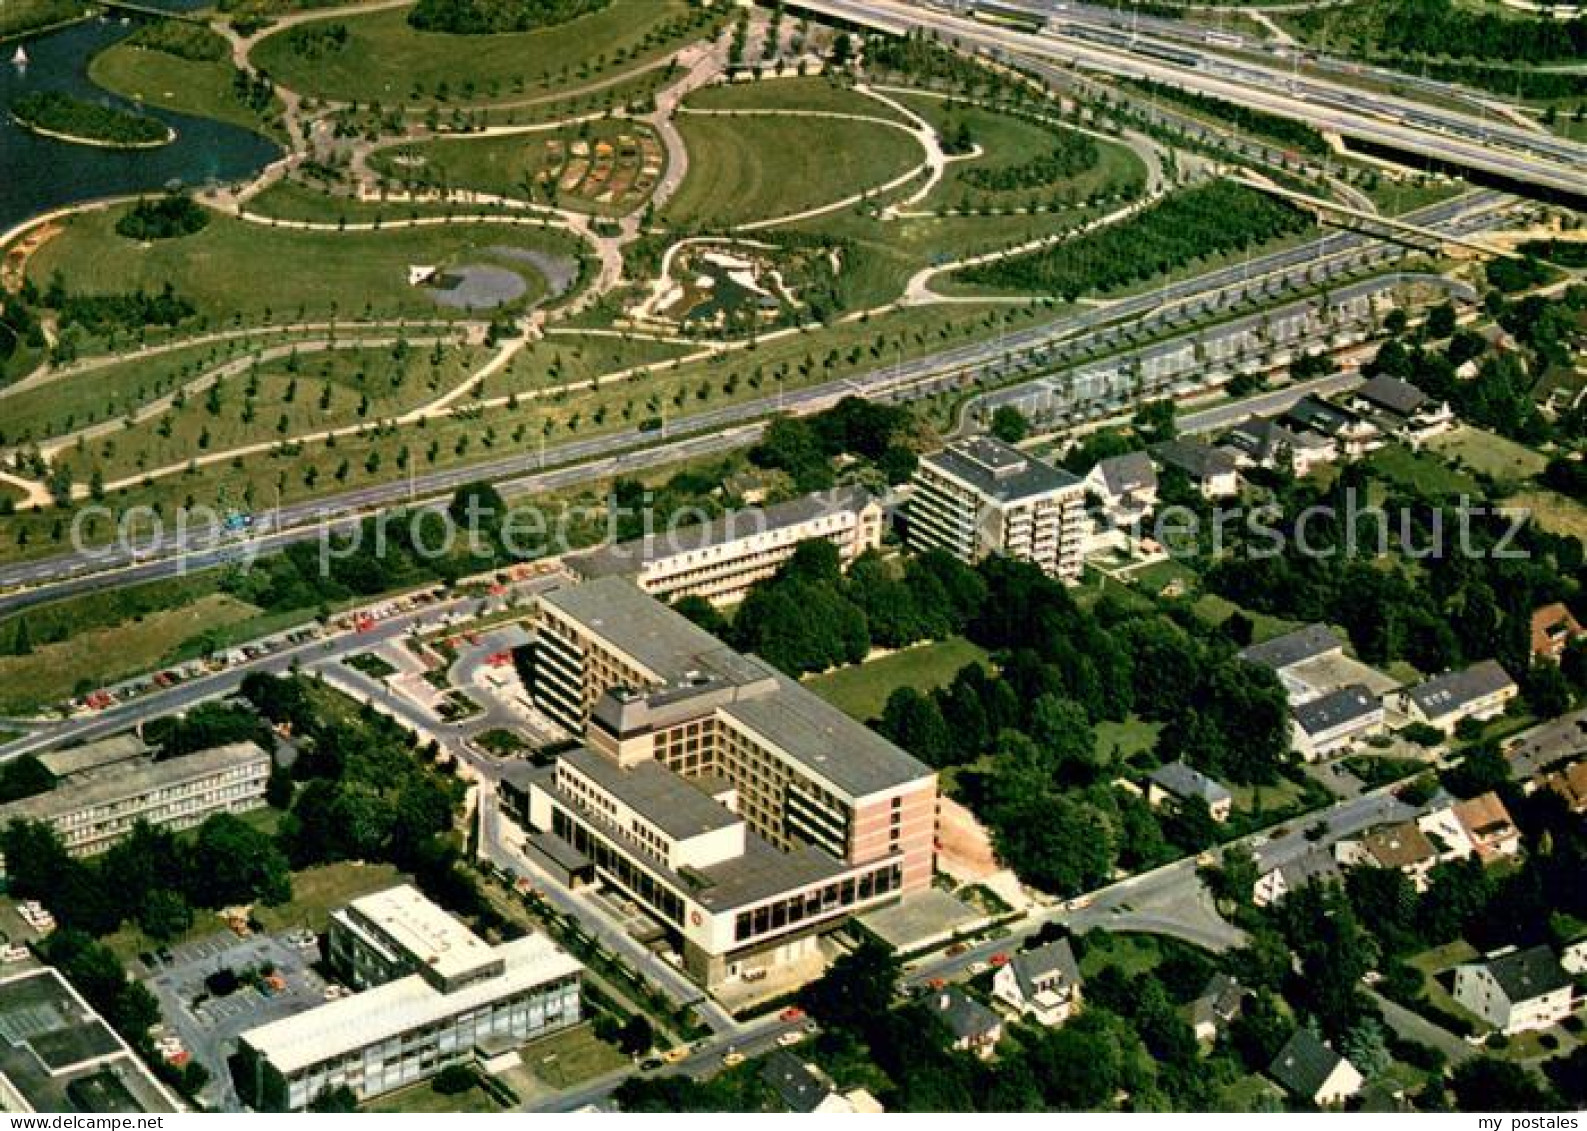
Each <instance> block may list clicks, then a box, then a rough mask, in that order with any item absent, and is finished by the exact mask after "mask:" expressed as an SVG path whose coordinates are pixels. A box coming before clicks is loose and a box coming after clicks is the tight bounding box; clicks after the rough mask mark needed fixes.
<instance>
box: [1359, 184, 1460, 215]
mask: <svg viewBox="0 0 1587 1131" xmlns="http://www.w3.org/2000/svg"><path fill="white" fill-rule="evenodd" d="M1470 187H1471V186H1470V185H1468V184H1466V183H1465V182H1464V181H1456V180H1448V181H1446V180H1442V179H1432V178H1418V179H1416V180H1412V181H1395V180H1393V179H1391V178H1389V177H1388V176H1384V175H1381V174H1380V175H1379V177H1378V181H1377V184H1376V185H1374V186H1373V187H1371V188H1366V189H1363V190H1362V191H1363V192H1365V193H1366V194H1367V196H1369V197H1370V198H1371V199H1372V203H1373V204H1375V205H1377V206H1378V211H1379V212H1381V213H1383V214H1384V215H1385V216H1403V215H1405V214H1406V213H1407V212H1415V211H1416V210H1417V209H1420V208H1427V207H1430V206H1431V205H1434V204H1441V203H1442V202H1444V201H1446V200H1452V199H1454V198H1455V197H1457V196H1459V195H1460V194H1461V193H1463V192H1465V191H1466V190H1467V189H1469V188H1470Z"/></svg>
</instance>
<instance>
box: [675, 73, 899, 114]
mask: <svg viewBox="0 0 1587 1131" xmlns="http://www.w3.org/2000/svg"><path fill="white" fill-rule="evenodd" d="M684 105H685V106H687V107H689V108H690V109H699V110H819V111H823V112H825V113H829V114H861V115H864V116H866V117H869V118H886V119H888V120H889V121H894V122H907V121H908V119H907V118H906V117H905V116H904V115H902V114H900V113H899V112H898V111H897V110H894V109H893V108H892V107H891V106H889V105H887V103H885V102H882V101H880V100H879V99H876V98H871V97H869V96H868V95H865V94H862V93H860V92H858V91H856V90H854V89H853V88H852V87H848V86H844V85H842V84H840V83H836V82H833V81H832V80H831V79H828V78H825V77H822V76H810V77H806V78H786V79H763V80H761V81H759V82H735V83H724V84H722V85H719V86H707V87H703V88H702V89H700V90H697V91H695V92H694V93H693V94H691V95H689V97H688V98H687V99H685V100H684Z"/></svg>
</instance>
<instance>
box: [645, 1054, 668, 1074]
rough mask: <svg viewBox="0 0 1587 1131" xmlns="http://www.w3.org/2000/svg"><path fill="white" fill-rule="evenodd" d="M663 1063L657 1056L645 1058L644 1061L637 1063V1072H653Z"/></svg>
mask: <svg viewBox="0 0 1587 1131" xmlns="http://www.w3.org/2000/svg"><path fill="white" fill-rule="evenodd" d="M664 1063H665V1062H664V1061H663V1060H662V1059H661V1058H660V1057H659V1056H647V1057H646V1058H645V1059H644V1060H642V1061H640V1062H639V1070H640V1071H641V1072H654V1071H655V1070H656V1069H658V1068H660V1067H661V1066H662V1064H664Z"/></svg>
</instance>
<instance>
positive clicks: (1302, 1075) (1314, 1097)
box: [1267, 1029, 1364, 1107]
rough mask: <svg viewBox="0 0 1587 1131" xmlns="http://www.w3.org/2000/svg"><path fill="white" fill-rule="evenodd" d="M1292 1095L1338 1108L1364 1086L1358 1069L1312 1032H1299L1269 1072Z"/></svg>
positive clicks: (1279, 1053) (1277, 1057)
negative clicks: (1337, 1106)
mask: <svg viewBox="0 0 1587 1131" xmlns="http://www.w3.org/2000/svg"><path fill="white" fill-rule="evenodd" d="M1267 1074H1268V1075H1269V1076H1271V1077H1272V1078H1273V1079H1274V1080H1275V1081H1277V1082H1278V1084H1279V1085H1280V1086H1281V1087H1282V1088H1283V1089H1284V1090H1285V1091H1287V1092H1289V1093H1290V1095H1292V1096H1295V1097H1296V1098H1297V1099H1303V1100H1306V1101H1308V1102H1310V1103H1314V1104H1316V1105H1317V1106H1318V1107H1334V1106H1336V1105H1338V1104H1342V1103H1344V1102H1345V1101H1346V1100H1347V1099H1349V1098H1350V1097H1351V1096H1353V1095H1355V1094H1356V1093H1357V1092H1359V1091H1360V1090H1361V1085H1362V1084H1363V1083H1364V1080H1363V1078H1362V1075H1361V1073H1360V1072H1358V1071H1356V1066H1355V1065H1353V1064H1351V1063H1350V1062H1349V1061H1348V1060H1346V1059H1345V1058H1344V1057H1342V1056H1340V1055H1339V1054H1338V1053H1336V1052H1334V1050H1333V1049H1331V1048H1329V1047H1328V1046H1327V1045H1325V1044H1323V1043H1322V1041H1321V1040H1319V1039H1318V1038H1316V1037H1314V1036H1313V1035H1312V1033H1311V1030H1309V1029H1296V1030H1295V1032H1294V1034H1293V1035H1292V1036H1291V1037H1290V1039H1289V1040H1287V1041H1285V1042H1284V1047H1283V1048H1281V1049H1279V1051H1278V1056H1276V1057H1274V1058H1273V1064H1272V1066H1271V1067H1270V1068H1269V1069H1268V1070H1267Z"/></svg>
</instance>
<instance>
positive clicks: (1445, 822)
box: [1416, 791, 1521, 864]
mask: <svg viewBox="0 0 1587 1131" xmlns="http://www.w3.org/2000/svg"><path fill="white" fill-rule="evenodd" d="M1416 824H1417V827H1418V828H1420V829H1421V830H1422V832H1424V833H1426V834H1427V836H1428V838H1429V839H1430V840H1431V841H1432V842H1433V847H1434V848H1435V849H1437V850H1438V858H1439V859H1440V860H1457V859H1462V858H1464V857H1467V856H1470V855H1471V854H1472V853H1476V854H1477V858H1478V859H1480V860H1481V861H1482V862H1483V863H1484V864H1487V863H1489V862H1490V861H1493V860H1497V859H1499V858H1501V857H1505V856H1516V855H1518V854H1519V853H1520V851H1521V830H1520V829H1518V828H1516V827H1515V822H1514V821H1513V820H1512V819H1511V818H1510V811H1509V810H1508V809H1506V808H1505V806H1504V802H1503V801H1501V800H1499V795H1498V794H1497V793H1493V792H1492V791H1489V792H1488V793H1484V794H1482V795H1481V796H1480V797H1473V798H1472V799H1471V800H1469V801H1457V802H1454V803H1453V804H1451V805H1445V806H1443V807H1442V808H1440V809H1435V810H1433V811H1432V812H1430V813H1426V814H1424V815H1423V816H1421V817H1418V818H1417V820H1416Z"/></svg>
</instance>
